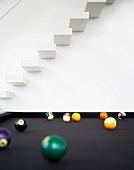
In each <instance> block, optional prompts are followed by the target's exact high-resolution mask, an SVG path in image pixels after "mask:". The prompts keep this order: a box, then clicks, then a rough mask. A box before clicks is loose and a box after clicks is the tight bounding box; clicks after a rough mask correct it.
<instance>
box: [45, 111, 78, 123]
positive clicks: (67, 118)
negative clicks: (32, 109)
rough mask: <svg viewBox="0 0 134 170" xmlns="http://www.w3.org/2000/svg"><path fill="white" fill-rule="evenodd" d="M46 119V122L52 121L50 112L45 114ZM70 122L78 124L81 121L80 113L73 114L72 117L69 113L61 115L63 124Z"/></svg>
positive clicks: (52, 115) (52, 117)
mask: <svg viewBox="0 0 134 170" xmlns="http://www.w3.org/2000/svg"><path fill="white" fill-rule="evenodd" d="M46 118H47V120H53V119H54V114H53V113H52V112H47V113H46ZM71 120H73V121H74V122H79V121H80V120H81V115H80V113H77V112H75V113H73V114H72V115H71V114H70V113H65V114H63V121H64V122H70V121H71Z"/></svg>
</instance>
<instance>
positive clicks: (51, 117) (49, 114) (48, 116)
mask: <svg viewBox="0 0 134 170" xmlns="http://www.w3.org/2000/svg"><path fill="white" fill-rule="evenodd" d="M46 118H47V120H53V119H54V114H53V113H52V112H47V113H46Z"/></svg>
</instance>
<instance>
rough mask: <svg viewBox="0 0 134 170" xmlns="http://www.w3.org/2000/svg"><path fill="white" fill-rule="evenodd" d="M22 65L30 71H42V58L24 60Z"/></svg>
mask: <svg viewBox="0 0 134 170" xmlns="http://www.w3.org/2000/svg"><path fill="white" fill-rule="evenodd" d="M21 67H22V68H23V69H24V70H26V71H28V72H39V71H41V66H40V60H22V61H21Z"/></svg>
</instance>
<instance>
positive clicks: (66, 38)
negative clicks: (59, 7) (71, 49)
mask: <svg viewBox="0 0 134 170" xmlns="http://www.w3.org/2000/svg"><path fill="white" fill-rule="evenodd" d="M71 38H72V28H65V29H60V30H58V31H56V32H55V33H54V43H55V44H56V45H69V44H70V42H71Z"/></svg>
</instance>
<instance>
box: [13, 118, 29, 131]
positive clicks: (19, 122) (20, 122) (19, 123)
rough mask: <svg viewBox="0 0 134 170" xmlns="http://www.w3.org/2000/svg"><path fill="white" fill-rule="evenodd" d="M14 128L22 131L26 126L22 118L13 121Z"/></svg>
mask: <svg viewBox="0 0 134 170" xmlns="http://www.w3.org/2000/svg"><path fill="white" fill-rule="evenodd" d="M15 128H16V130H18V131H19V132H23V131H25V130H26V128H27V122H26V121H25V120H24V119H18V120H16V121H15Z"/></svg>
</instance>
